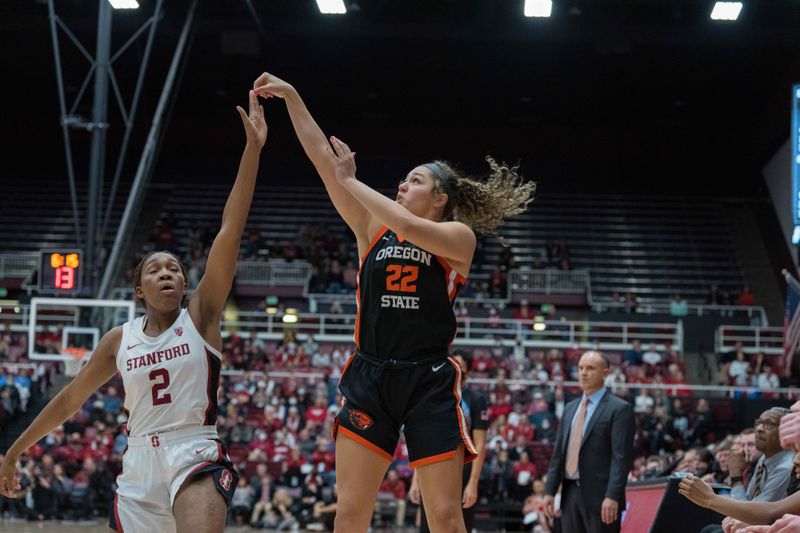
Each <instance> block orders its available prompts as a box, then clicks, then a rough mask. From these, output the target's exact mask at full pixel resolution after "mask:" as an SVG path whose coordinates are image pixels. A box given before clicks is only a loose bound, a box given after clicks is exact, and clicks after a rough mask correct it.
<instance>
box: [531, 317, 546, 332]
mask: <svg viewBox="0 0 800 533" xmlns="http://www.w3.org/2000/svg"><path fill="white" fill-rule="evenodd" d="M546 329H547V324H545V323H544V317H543V316H541V315H537V316H535V317H534V318H533V331H544V330H546Z"/></svg>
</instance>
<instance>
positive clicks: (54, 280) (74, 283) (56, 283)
mask: <svg viewBox="0 0 800 533" xmlns="http://www.w3.org/2000/svg"><path fill="white" fill-rule="evenodd" d="M82 262H83V250H41V251H40V252H39V292H43V293H50V294H74V293H79V292H80V291H81V288H82V287H83V285H82V281H83V276H82V274H83V265H82Z"/></svg>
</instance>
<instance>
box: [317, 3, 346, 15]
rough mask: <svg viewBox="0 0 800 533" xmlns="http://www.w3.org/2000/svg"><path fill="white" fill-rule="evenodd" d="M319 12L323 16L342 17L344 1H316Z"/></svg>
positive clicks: (344, 10)
mask: <svg viewBox="0 0 800 533" xmlns="http://www.w3.org/2000/svg"><path fill="white" fill-rule="evenodd" d="M317 7H319V12H320V13H322V14H323V15H344V14H345V13H347V8H346V7H344V0H317Z"/></svg>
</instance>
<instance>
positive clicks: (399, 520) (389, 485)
mask: <svg viewBox="0 0 800 533" xmlns="http://www.w3.org/2000/svg"><path fill="white" fill-rule="evenodd" d="M385 506H389V507H390V508H394V510H395V522H394V523H395V526H397V527H398V528H402V527H404V526H405V523H406V486H405V483H404V482H403V480H402V479H400V476H398V475H397V470H394V469H390V470H389V471H388V472H387V473H386V479H384V480H383V481H382V482H381V486H380V488H379V489H378V499H377V502H376V511H377V512H378V514H380V513H381V512H382V509H383V508H384V507H385Z"/></svg>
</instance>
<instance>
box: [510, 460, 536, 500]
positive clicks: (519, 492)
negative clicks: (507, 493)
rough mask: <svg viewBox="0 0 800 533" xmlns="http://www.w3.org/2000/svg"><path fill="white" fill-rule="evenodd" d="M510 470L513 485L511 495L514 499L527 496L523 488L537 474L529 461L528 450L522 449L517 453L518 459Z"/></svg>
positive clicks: (522, 498)
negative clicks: (522, 450)
mask: <svg viewBox="0 0 800 533" xmlns="http://www.w3.org/2000/svg"><path fill="white" fill-rule="evenodd" d="M512 472H513V476H514V483H513V484H512V485H511V487H513V488H512V491H511V492H512V494H511V496H512V498H514V499H515V500H516V501H522V500H524V499H525V497H526V496H527V494H525V489H527V488H528V486H529V485H530V484H531V482H532V480H534V479H536V477H537V475H538V472H537V470H536V465H535V464H533V463H532V462H531V460H530V457H529V455H528V452H526V451H524V452H522V453H521V454H520V455H519V461H517V462H516V463H515V464H514V469H513V471H512Z"/></svg>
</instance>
